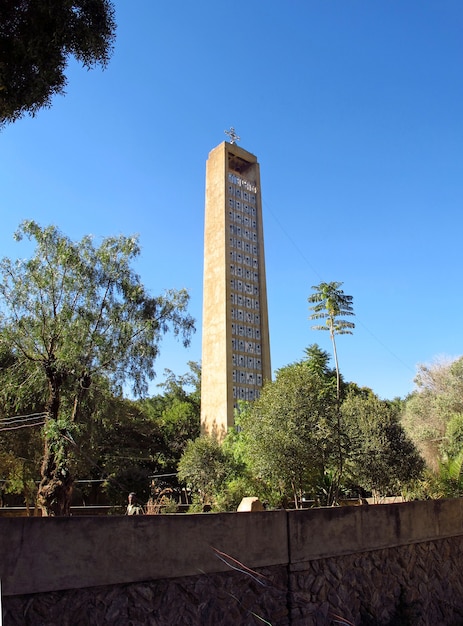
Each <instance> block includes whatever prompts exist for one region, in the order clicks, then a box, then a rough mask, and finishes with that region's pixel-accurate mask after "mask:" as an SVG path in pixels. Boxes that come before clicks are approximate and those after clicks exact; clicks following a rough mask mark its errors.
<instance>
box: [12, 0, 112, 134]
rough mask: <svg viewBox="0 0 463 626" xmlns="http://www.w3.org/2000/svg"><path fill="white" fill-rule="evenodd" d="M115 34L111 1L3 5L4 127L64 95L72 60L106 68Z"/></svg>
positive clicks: (40, 0)
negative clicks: (56, 95) (68, 68)
mask: <svg viewBox="0 0 463 626" xmlns="http://www.w3.org/2000/svg"><path fill="white" fill-rule="evenodd" d="M115 30H116V24H115V21H114V7H113V5H112V3H111V2H109V0H93V1H92V2H87V1H85V0H72V2H63V1H62V0H34V1H32V0H21V1H19V0H2V2H1V3H0V50H1V54H2V56H1V62H0V128H1V127H2V126H3V125H4V124H7V123H10V122H14V121H15V120H17V119H18V118H20V117H22V116H23V115H24V114H26V113H29V114H31V115H35V114H36V113H37V112H38V111H39V110H40V109H41V108H43V107H49V106H50V105H51V100H52V98H53V96H54V95H55V94H62V93H64V88H65V86H66V76H65V74H64V72H65V69H66V65H67V62H68V58H69V57H70V56H73V57H74V58H75V59H76V60H77V61H79V62H81V63H82V65H83V66H84V67H86V68H87V69H90V68H92V67H94V66H95V65H100V66H102V67H105V66H106V65H107V63H108V61H109V57H110V56H111V52H112V46H113V43H114V38H115Z"/></svg>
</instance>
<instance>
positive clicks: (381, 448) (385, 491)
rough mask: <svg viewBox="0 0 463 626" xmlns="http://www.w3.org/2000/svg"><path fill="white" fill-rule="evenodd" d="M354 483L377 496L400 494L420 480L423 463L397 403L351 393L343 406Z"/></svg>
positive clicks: (371, 393)
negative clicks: (402, 420)
mask: <svg viewBox="0 0 463 626" xmlns="http://www.w3.org/2000/svg"><path fill="white" fill-rule="evenodd" d="M341 411H342V415H343V424H344V427H345V429H346V433H347V436H348V438H349V448H348V460H347V463H348V464H349V469H350V474H351V480H352V482H353V484H355V485H358V486H359V487H360V488H362V489H365V490H367V491H372V492H373V493H374V495H375V496H376V497H382V496H386V495H397V494H398V493H400V491H401V490H402V489H403V487H404V486H405V485H406V484H408V483H409V482H410V481H411V480H414V479H417V478H419V477H420V475H421V473H422V471H423V469H424V461H423V459H422V457H421V456H420V454H419V453H418V451H417V449H416V447H415V445H414V444H413V442H412V440H411V439H410V438H409V437H408V436H407V434H406V433H405V430H404V428H403V427H402V425H401V424H400V419H399V417H400V416H399V411H398V408H397V406H396V405H395V404H394V403H391V402H387V401H382V400H379V398H378V397H377V396H376V395H375V394H374V393H373V392H372V391H370V393H369V394H368V395H366V394H360V395H359V394H357V393H350V394H349V395H348V397H347V398H346V400H344V402H343V403H342V407H341Z"/></svg>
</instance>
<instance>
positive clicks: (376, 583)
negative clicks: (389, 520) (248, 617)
mask: <svg viewBox="0 0 463 626" xmlns="http://www.w3.org/2000/svg"><path fill="white" fill-rule="evenodd" d="M462 563H463V537H454V538H451V539H443V540H440V541H429V542H425V543H417V544H410V545H407V546H400V547H395V548H385V549H382V550H375V551H371V552H364V553H358V554H350V555H343V556H339V557H330V558H327V559H320V560H314V561H311V562H310V563H308V564H307V568H306V569H304V570H301V571H297V572H293V574H292V576H291V578H292V595H293V602H292V608H291V611H290V618H291V619H290V623H291V624H292V625H294V626H296V625H297V626H302V625H304V626H318V625H325V624H331V623H334V616H335V615H338V616H342V617H343V618H344V619H345V620H348V621H349V622H351V623H352V624H362V625H373V624H374V625H379V624H383V625H389V626H398V625H403V626H404V625H406V624H409V625H411V626H445V625H453V626H456V625H461V624H463V576H462Z"/></svg>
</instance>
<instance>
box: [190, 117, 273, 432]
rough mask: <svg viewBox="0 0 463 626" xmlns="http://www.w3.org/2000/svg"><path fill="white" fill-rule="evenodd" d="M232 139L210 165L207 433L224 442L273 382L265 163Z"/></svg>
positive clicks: (203, 413)
mask: <svg viewBox="0 0 463 626" xmlns="http://www.w3.org/2000/svg"><path fill="white" fill-rule="evenodd" d="M232 131H233V129H232ZM229 134H230V137H231V142H230V143H228V142H223V143H221V144H220V145H219V146H217V147H216V148H214V150H212V151H211V152H210V154H209V158H208V161H207V166H206V213H205V229H204V290H203V345H202V378H201V428H202V432H203V433H205V434H209V435H214V436H216V437H217V438H218V439H219V441H221V440H222V439H223V437H224V436H225V435H226V433H227V430H228V429H229V428H230V427H231V426H232V425H233V423H234V408H235V407H236V406H237V403H238V401H239V400H255V399H256V398H258V397H259V395H260V391H261V389H262V385H263V382H264V381H265V380H268V379H270V377H271V367H270V344H269V326H268V312H267V288H266V281H265V258H264V231H263V225H262V201H261V190H260V172H259V164H258V162H257V158H256V157H255V156H254V155H253V154H251V153H249V152H246V150H243V149H242V148H240V147H239V146H237V145H236V144H235V143H234V141H235V139H237V137H236V135H235V134H234V131H233V133H229Z"/></svg>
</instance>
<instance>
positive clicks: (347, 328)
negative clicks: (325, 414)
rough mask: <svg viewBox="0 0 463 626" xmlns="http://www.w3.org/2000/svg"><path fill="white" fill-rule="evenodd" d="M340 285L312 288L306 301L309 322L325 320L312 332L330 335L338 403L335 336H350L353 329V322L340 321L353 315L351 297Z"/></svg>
mask: <svg viewBox="0 0 463 626" xmlns="http://www.w3.org/2000/svg"><path fill="white" fill-rule="evenodd" d="M341 285H342V283H338V282H331V283H320V284H319V285H314V286H312V289H315V293H313V294H312V295H311V296H309V297H308V301H309V302H310V303H312V304H313V306H311V307H310V309H311V310H312V311H313V313H312V314H311V316H310V319H311V320H319V319H323V320H325V324H318V325H316V326H312V328H313V329H314V330H327V331H329V333H330V339H331V343H332V345H333V357H334V366H335V368H336V384H337V396H338V402H339V400H340V393H341V376H340V373H339V363H338V353H337V350H336V335H352V329H354V328H355V324H354V323H353V322H349V321H348V320H345V319H340V317H342V316H346V315H347V316H349V315H355V313H354V311H353V308H352V300H353V298H352V296H348V295H346V294H345V293H344V291H343V290H342V289H339V287H340V286H341Z"/></svg>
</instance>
